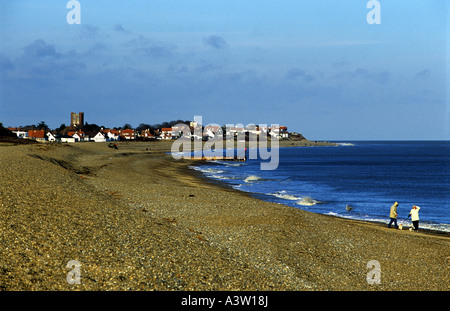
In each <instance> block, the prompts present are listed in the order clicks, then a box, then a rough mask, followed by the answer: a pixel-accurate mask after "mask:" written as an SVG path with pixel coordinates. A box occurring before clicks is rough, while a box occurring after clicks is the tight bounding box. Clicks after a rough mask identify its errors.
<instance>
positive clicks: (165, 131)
mask: <svg viewBox="0 0 450 311" xmlns="http://www.w3.org/2000/svg"><path fill="white" fill-rule="evenodd" d="M159 137H160V138H159V139H172V128H171V127H163V128H162V129H161V134H160V136H159Z"/></svg>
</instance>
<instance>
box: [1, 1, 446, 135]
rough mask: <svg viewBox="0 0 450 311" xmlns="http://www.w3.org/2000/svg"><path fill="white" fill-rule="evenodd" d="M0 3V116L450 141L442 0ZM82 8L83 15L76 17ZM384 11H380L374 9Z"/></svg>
mask: <svg viewBox="0 0 450 311" xmlns="http://www.w3.org/2000/svg"><path fill="white" fill-rule="evenodd" d="M68 2H69V1H67V0H40V1H35V0H2V1H1V2H0V122H2V123H3V125H4V126H19V125H22V126H23V125H28V124H37V123H39V122H40V121H45V122H46V123H47V125H49V126H50V128H57V127H59V126H60V125H61V124H62V123H65V124H66V125H69V124H70V112H72V111H73V112H81V111H82V112H84V113H85V121H86V122H88V123H96V124H98V125H104V126H106V127H115V126H116V127H119V126H123V125H124V124H125V123H129V124H131V125H132V126H134V127H137V126H138V125H139V124H140V123H147V124H156V123H161V122H163V121H171V120H178V119H182V120H193V119H194V116H202V118H203V124H204V125H206V124H220V125H225V124H239V123H240V124H243V125H247V124H268V125H270V124H280V125H284V126H287V127H288V130H289V131H295V132H299V133H302V134H303V135H304V136H305V137H306V138H308V139H311V140H428V139H429V140H441V139H446V140H448V139H450V126H449V123H450V120H449V115H450V111H449V100H448V95H449V94H450V93H449V81H448V76H449V67H448V60H449V53H448V51H449V46H450V45H449V42H448V40H447V37H448V35H449V32H448V28H449V25H448V20H449V9H448V1H445V0H416V1H409V0H408V1H407V0H395V1H394V0H379V1H378V3H379V4H380V11H379V13H380V14H379V17H380V23H379V24H369V23H368V21H367V15H368V14H369V15H370V16H372V14H371V12H372V10H373V9H374V8H375V7H373V6H372V5H370V6H369V8H368V7H367V4H368V2H369V1H368V0H347V1H335V0H315V1H309V0H308V1H303V0H270V1H269V0H239V1H235V0H226V1H225V0H222V1H219V0H148V1H143V0H140V1H137V0H127V1H105V0H96V1H90V0H78V3H79V4H80V11H79V12H80V14H79V17H80V23H79V24H69V23H68V21H67V15H68V14H69V15H70V17H72V14H71V11H72V9H73V7H72V6H69V8H67V7H66V6H67V4H68ZM74 16H75V15H74ZM377 16H378V15H377Z"/></svg>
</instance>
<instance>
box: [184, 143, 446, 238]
mask: <svg viewBox="0 0 450 311" xmlns="http://www.w3.org/2000/svg"><path fill="white" fill-rule="evenodd" d="M280 148H281V147H280ZM210 164H211V163H209V161H206V160H202V161H199V160H197V161H196V162H194V163H193V164H190V165H189V166H201V165H210ZM188 169H189V170H190V171H191V172H190V173H191V174H193V175H194V176H196V177H197V178H200V179H202V180H203V181H204V182H206V183H211V184H214V185H217V186H218V187H222V188H225V189H227V190H231V191H236V192H238V193H240V194H243V195H247V196H249V197H251V198H253V199H255V200H259V201H263V202H269V203H273V204H279V205H283V206H286V207H289V208H294V209H299V210H302V211H306V212H308V213H313V214H316V215H322V216H327V217H332V218H338V219H346V220H349V221H356V222H361V223H366V224H374V225H379V226H380V227H383V226H385V227H387V225H388V223H389V219H387V220H386V222H383V221H376V220H364V219H357V218H348V217H344V216H336V215H330V214H322V213H316V212H311V211H308V210H304V209H301V208H298V207H293V206H290V205H286V204H283V203H274V202H270V201H266V200H264V199H260V198H258V197H257V196H258V195H259V194H258V193H254V192H247V191H242V190H239V189H235V188H233V187H232V186H231V185H229V184H227V183H226V182H224V181H222V180H220V179H213V178H210V177H208V176H206V175H205V174H203V173H202V172H200V171H197V170H194V169H191V168H188ZM409 228H410V227H405V228H404V229H403V230H400V229H396V230H399V231H409ZM392 229H393V230H394V229H395V228H392ZM419 232H420V233H424V234H430V235H437V236H443V237H447V238H450V232H448V231H444V230H437V229H429V228H420V229H419Z"/></svg>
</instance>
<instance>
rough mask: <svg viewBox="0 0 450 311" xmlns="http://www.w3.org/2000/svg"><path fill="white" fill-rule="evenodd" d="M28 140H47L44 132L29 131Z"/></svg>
mask: <svg viewBox="0 0 450 311" xmlns="http://www.w3.org/2000/svg"><path fill="white" fill-rule="evenodd" d="M28 138H30V139H33V140H45V131H44V130H30V131H28Z"/></svg>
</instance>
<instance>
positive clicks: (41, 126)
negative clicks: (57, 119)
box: [36, 121, 48, 131]
mask: <svg viewBox="0 0 450 311" xmlns="http://www.w3.org/2000/svg"><path fill="white" fill-rule="evenodd" d="M36 128H37V129H38V130H45V131H47V130H48V126H47V124H45V122H44V121H41V122H39V123H38V124H37V125H36Z"/></svg>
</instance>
